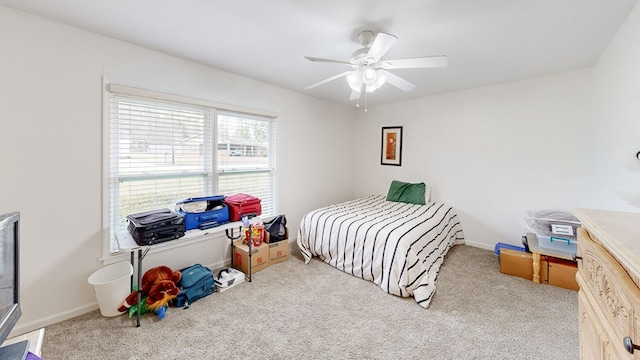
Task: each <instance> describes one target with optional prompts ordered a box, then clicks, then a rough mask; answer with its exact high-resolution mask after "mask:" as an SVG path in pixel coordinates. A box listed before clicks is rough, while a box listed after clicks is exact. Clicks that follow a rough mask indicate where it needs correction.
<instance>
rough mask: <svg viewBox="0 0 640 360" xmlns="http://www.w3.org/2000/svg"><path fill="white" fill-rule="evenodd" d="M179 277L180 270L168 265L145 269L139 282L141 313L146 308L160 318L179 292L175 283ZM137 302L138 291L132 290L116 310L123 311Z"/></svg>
mask: <svg viewBox="0 0 640 360" xmlns="http://www.w3.org/2000/svg"><path fill="white" fill-rule="evenodd" d="M181 278H182V274H181V273H180V271H173V270H171V268H169V267H168V266H157V267H154V268H151V269H149V270H147V272H146V273H144V275H143V276H142V280H141V283H140V296H141V305H142V308H141V313H143V311H142V310H146V309H148V310H150V311H154V312H155V313H156V314H157V315H158V318H160V319H161V320H162V319H163V318H164V316H165V311H166V308H167V306H168V304H169V302H170V301H171V300H172V299H175V297H176V296H178V293H179V292H180V289H179V288H178V287H177V284H178V282H179V281H180V279H181ZM137 303H138V291H133V292H132V293H131V294H129V295H128V296H127V298H126V299H125V300H124V301H123V303H122V304H121V305H120V307H119V308H118V311H120V312H125V311H127V309H130V308H133V307H135V306H137ZM145 308H146V309H145ZM145 312H146V311H145Z"/></svg>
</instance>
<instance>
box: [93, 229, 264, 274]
mask: <svg viewBox="0 0 640 360" xmlns="http://www.w3.org/2000/svg"><path fill="white" fill-rule="evenodd" d="M263 221H265V220H263V219H262V218H260V217H254V218H251V219H249V222H250V223H251V224H255V223H259V222H263ZM241 227H242V222H241V221H234V222H230V223H226V224H222V225H220V226H216V227H214V228H210V229H206V230H199V229H193V230H189V231H187V232H186V233H185V235H184V236H183V237H181V238H179V239H175V240H171V241H165V242H162V243H159V244H153V245H138V244H137V243H136V242H135V240H133V237H132V236H131V234H129V232H128V231H127V230H120V231H118V232H116V239H117V241H118V246H119V247H120V251H119V252H117V253H113V254H112V256H109V257H107V258H103V259H102V263H103V265H108V264H112V263H115V262H119V261H123V260H129V254H130V253H131V252H132V251H134V250H137V249H140V248H148V249H149V253H152V254H153V253H159V252H162V251H167V250H171V249H175V248H178V247H182V246H188V245H192V244H195V243H198V242H201V241H206V240H212V239H214V238H218V237H220V236H224V237H225V238H227V235H226V233H225V232H226V231H227V230H231V229H233V233H232V234H231V236H240V228H241ZM236 229H237V232H236Z"/></svg>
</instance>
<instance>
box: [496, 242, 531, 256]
mask: <svg viewBox="0 0 640 360" xmlns="http://www.w3.org/2000/svg"><path fill="white" fill-rule="evenodd" d="M500 249H511V250H517V251H522V252H527V249H525V248H523V247H521V246H515V245H510V244H505V243H500V242H499V243H497V244H496V247H495V248H494V252H495V253H496V255H498V256H500Z"/></svg>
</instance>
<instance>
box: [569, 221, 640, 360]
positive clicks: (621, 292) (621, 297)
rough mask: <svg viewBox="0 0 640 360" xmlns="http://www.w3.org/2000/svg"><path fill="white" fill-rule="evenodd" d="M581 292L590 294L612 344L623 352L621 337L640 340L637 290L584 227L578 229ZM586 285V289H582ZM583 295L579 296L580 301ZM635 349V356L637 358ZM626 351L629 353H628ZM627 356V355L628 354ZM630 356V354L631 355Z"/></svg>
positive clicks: (639, 310) (639, 302)
mask: <svg viewBox="0 0 640 360" xmlns="http://www.w3.org/2000/svg"><path fill="white" fill-rule="evenodd" d="M578 256H579V257H581V258H582V261H581V263H579V265H578V272H579V274H580V275H579V277H578V279H579V281H580V286H581V288H580V291H581V292H587V293H589V296H587V297H588V298H590V299H593V302H594V304H593V307H594V311H595V313H597V314H598V315H599V316H598V317H599V318H600V319H599V321H600V322H601V323H602V327H603V328H605V329H608V330H609V331H606V332H608V333H609V334H608V336H609V338H610V339H611V346H613V347H614V348H615V349H616V350H617V351H618V352H624V353H626V351H625V350H624V345H623V338H624V337H625V336H629V337H631V339H632V340H633V342H634V343H639V342H640V333H639V332H638V329H640V319H639V318H638V315H640V314H638V313H637V312H640V290H639V289H638V287H637V286H636V285H635V283H634V282H633V281H632V280H631V278H630V277H629V275H628V274H627V272H626V271H625V270H624V269H623V268H622V267H621V266H620V264H619V263H618V262H617V261H616V260H615V259H614V258H613V257H612V256H611V255H610V254H609V253H608V252H607V251H606V250H605V249H604V248H603V247H602V246H600V245H598V244H596V243H595V242H594V241H593V240H592V238H591V235H590V234H589V233H588V231H586V230H585V229H584V228H580V229H578ZM585 287H586V288H585ZM582 300H584V297H581V301H582ZM639 353H640V351H636V352H635V355H636V357H635V358H640V357H639V356H638V355H640V354H639ZM627 354H628V353H627ZM628 355H630V354H628ZM632 358H633V357H632Z"/></svg>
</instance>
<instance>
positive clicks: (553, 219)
mask: <svg viewBox="0 0 640 360" xmlns="http://www.w3.org/2000/svg"><path fill="white" fill-rule="evenodd" d="M522 226H524V227H525V228H526V229H527V230H529V232H532V233H534V234H536V235H538V236H546V237H560V238H565V239H571V240H575V239H576V238H577V232H578V228H579V227H580V221H579V220H578V219H577V218H576V217H575V216H573V214H571V213H569V212H564V211H557V210H542V211H528V212H527V216H526V217H525V218H524V219H522Z"/></svg>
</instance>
